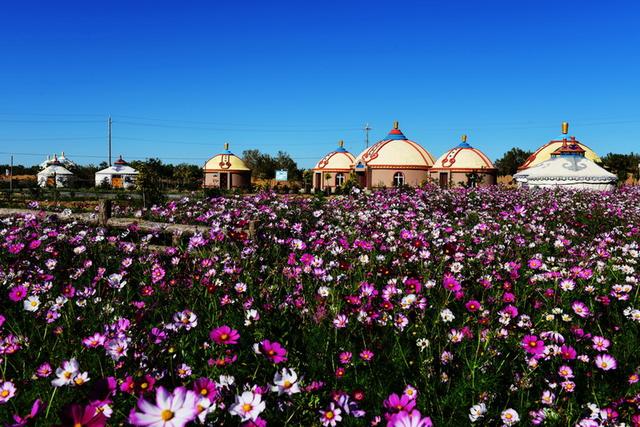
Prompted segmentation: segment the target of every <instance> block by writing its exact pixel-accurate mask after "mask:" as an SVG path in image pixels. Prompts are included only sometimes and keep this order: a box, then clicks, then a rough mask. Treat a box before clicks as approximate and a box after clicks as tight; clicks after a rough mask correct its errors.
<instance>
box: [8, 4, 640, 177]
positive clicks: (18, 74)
mask: <svg viewBox="0 0 640 427" xmlns="http://www.w3.org/2000/svg"><path fill="white" fill-rule="evenodd" d="M639 18H640V5H638V3H637V2H634V1H624V2H623V1H616V0H612V1H607V2H603V1H588V0H587V1H562V2H559V1H547V0H541V1H492V0H486V1H444V0H443V1H408V2H401V1H398V2H376V1H368V2H365V1H362V2H355V1H318V2H302V1H296V2H278V1H255V2H253V1H252V2H242V1H233V2H231V1H229V2H219V1H181V2H177V1H174V2H163V1H110V2H93V1H82V2H75V1H60V2H50V1H47V2H44V1H42V2H35V1H29V0H24V1H11V2H5V3H4V4H3V7H2V13H0V99H1V100H2V102H0V163H5V162H7V161H8V157H9V154H8V153H11V152H13V153H22V154H16V155H15V160H16V162H17V163H23V164H34V163H37V162H39V161H41V160H42V158H43V154H44V153H52V152H60V151H63V150H64V151H65V152H66V153H67V154H68V156H69V157H70V158H72V159H74V160H76V161H78V162H80V163H99V162H100V161H102V160H105V159H106V153H107V148H106V119H107V117H108V115H109V114H111V115H112V116H113V121H114V123H113V147H114V148H113V151H114V154H115V155H117V154H120V153H121V154H123V155H124V156H125V158H129V159H133V158H145V157H160V158H161V159H163V160H165V161H166V162H171V163H179V162H190V163H198V164H201V163H203V162H204V161H205V160H206V159H207V158H208V157H210V156H212V155H214V154H216V153H217V152H218V151H220V150H221V149H222V146H223V144H224V142H229V143H230V146H231V150H232V151H234V152H235V153H236V154H241V152H242V151H243V150H245V149H250V148H257V149H260V150H261V151H265V152H269V153H275V152H277V151H278V150H284V151H287V152H289V153H290V154H291V155H292V156H293V157H294V158H295V159H296V160H297V161H298V163H299V165H301V166H303V167H312V166H313V164H314V163H315V161H316V160H317V159H318V158H320V157H321V156H322V155H324V154H325V153H326V152H328V151H330V150H332V149H333V148H334V147H335V146H336V145H337V142H338V140H340V139H344V140H345V147H346V148H347V149H349V150H350V151H352V152H353V153H355V154H357V153H358V152H359V151H361V150H362V149H363V148H364V132H363V131H362V130H361V129H362V127H363V126H364V124H365V123H369V124H370V126H371V127H372V128H373V130H372V131H371V134H370V135H371V140H372V141H375V140H378V139H381V138H382V137H383V136H384V135H385V134H386V133H387V131H388V130H389V129H390V128H391V127H392V124H393V121H394V120H399V121H400V127H401V129H402V130H403V132H404V133H405V134H406V135H407V137H409V138H411V139H413V140H415V141H418V142H419V143H421V144H422V145H423V146H424V147H425V148H426V149H427V150H429V151H430V152H431V153H432V154H433V155H434V156H436V157H437V156H440V155H441V154H442V153H443V152H444V151H445V150H447V149H448V148H450V147H452V146H453V145H455V144H457V142H458V141H459V137H460V135H461V134H463V133H466V134H468V135H469V142H470V143H471V144H472V145H474V146H476V147H478V148H480V149H482V150H483V151H485V152H486V153H487V155H489V157H491V158H492V159H496V158H497V157H500V156H501V155H502V154H503V153H504V151H506V150H508V149H509V148H511V147H514V146H517V147H520V148H523V149H530V150H533V149H535V148H537V147H538V146H540V145H542V144H543V143H545V142H547V141H548V140H550V139H552V138H554V137H556V136H558V135H559V134H560V123H561V122H562V121H563V120H567V121H569V122H570V123H571V129H570V130H571V132H570V133H571V134H573V135H576V137H577V138H578V139H579V140H581V141H582V142H584V143H586V144H587V145H589V146H591V147H592V148H593V149H594V150H596V151H597V152H598V153H599V154H601V155H604V154H606V153H607V152H610V151H612V152H630V151H635V152H638V151H640V109H639V107H638V98H639V96H640V84H639V83H640V54H639V52H640V31H639V30H638V20H639Z"/></svg>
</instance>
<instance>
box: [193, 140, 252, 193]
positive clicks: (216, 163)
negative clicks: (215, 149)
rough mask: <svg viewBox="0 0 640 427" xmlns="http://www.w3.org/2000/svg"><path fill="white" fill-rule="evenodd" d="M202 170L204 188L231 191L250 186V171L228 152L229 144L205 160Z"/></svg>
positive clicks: (239, 159) (238, 158)
mask: <svg viewBox="0 0 640 427" xmlns="http://www.w3.org/2000/svg"><path fill="white" fill-rule="evenodd" d="M203 170H204V182H203V184H202V185H203V187H204V188H220V189H222V190H231V189H236V188H249V187H250V186H251V169H249V168H248V167H247V165H246V164H245V163H244V161H243V160H242V159H241V158H240V157H238V156H236V155H235V154H233V153H232V152H231V151H229V144H224V151H222V153H219V154H216V155H215V156H213V157H211V158H210V159H209V160H207V161H206V163H205V164H204V168H203Z"/></svg>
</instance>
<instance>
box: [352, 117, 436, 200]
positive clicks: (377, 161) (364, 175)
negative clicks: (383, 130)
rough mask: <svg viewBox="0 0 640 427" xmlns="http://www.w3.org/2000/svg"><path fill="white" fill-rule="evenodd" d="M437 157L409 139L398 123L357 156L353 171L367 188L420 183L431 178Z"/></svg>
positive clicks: (416, 184)
mask: <svg viewBox="0 0 640 427" xmlns="http://www.w3.org/2000/svg"><path fill="white" fill-rule="evenodd" d="M434 162H435V160H434V158H433V156H432V155H431V154H430V153H429V152H428V151H427V150H425V149H424V148H423V147H422V146H421V145H420V144H418V143H417V142H415V141H411V140H410V139H409V138H407V137H406V136H405V135H404V134H403V133H402V131H401V130H400V127H399V126H398V122H395V123H394V126H393V129H391V131H389V134H387V136H386V137H385V138H384V139H383V140H381V141H378V142H376V143H375V144H373V145H372V146H371V147H368V148H367V149H365V150H364V151H363V152H362V153H360V155H358V157H356V159H355V161H354V164H353V170H354V172H355V173H356V176H357V178H358V181H359V182H360V185H362V186H363V187H366V188H376V187H399V186H404V185H410V186H414V187H415V186H418V185H420V184H422V183H423V182H424V181H425V180H427V179H428V178H429V169H431V167H432V166H433V164H434Z"/></svg>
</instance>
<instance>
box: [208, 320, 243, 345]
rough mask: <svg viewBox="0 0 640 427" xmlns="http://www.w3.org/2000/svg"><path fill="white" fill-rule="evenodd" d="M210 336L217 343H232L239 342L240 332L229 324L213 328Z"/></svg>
mask: <svg viewBox="0 0 640 427" xmlns="http://www.w3.org/2000/svg"><path fill="white" fill-rule="evenodd" d="M209 337H211V339H212V340H213V342H215V343H216V344H220V345H227V344H229V345H231V344H238V339H239V338H240V334H239V333H238V331H236V330H235V329H231V328H230V327H229V326H227V325H223V326H220V327H218V328H215V329H214V330H212V331H211V333H210V334H209Z"/></svg>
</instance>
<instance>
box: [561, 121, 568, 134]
mask: <svg viewBox="0 0 640 427" xmlns="http://www.w3.org/2000/svg"><path fill="white" fill-rule="evenodd" d="M568 133H569V123H567V122H562V134H563V135H566V134H568Z"/></svg>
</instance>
